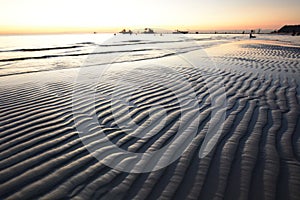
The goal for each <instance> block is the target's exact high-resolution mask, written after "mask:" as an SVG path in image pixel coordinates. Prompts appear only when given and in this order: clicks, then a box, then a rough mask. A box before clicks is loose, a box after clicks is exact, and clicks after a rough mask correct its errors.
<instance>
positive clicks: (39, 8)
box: [0, 0, 300, 33]
mask: <svg viewBox="0 0 300 200" xmlns="http://www.w3.org/2000/svg"><path fill="white" fill-rule="evenodd" d="M0 3H1V6H0V33H48V32H86V31H87V32H89V31H99V32H114V31H118V30H120V28H132V29H134V28H143V27H158V28H164V29H172V30H173V29H177V28H179V29H188V30H225V29H227V30H241V29H254V28H263V29H278V28H280V26H282V25H284V24H299V23H300V15H299V14H298V11H299V9H300V2H299V1H298V0H287V1H279V0H273V1H271V0H267V1H259V0H253V1H238V0H230V1H222V2H220V1H217V0H212V1H204V0H188V1H179V0H165V1H158V0H153V1H139V0H128V1H122V0H112V1H108V0H105V1H99V0H86V1H81V0H79V1H71V0H51V1H50V0H26V1H24V0H0Z"/></svg>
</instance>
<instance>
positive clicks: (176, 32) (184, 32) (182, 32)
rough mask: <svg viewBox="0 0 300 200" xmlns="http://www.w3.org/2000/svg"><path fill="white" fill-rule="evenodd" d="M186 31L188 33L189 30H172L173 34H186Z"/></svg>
mask: <svg viewBox="0 0 300 200" xmlns="http://www.w3.org/2000/svg"><path fill="white" fill-rule="evenodd" d="M187 33H189V32H188V31H180V30H178V29H177V30H176V31H174V32H173V34H187Z"/></svg>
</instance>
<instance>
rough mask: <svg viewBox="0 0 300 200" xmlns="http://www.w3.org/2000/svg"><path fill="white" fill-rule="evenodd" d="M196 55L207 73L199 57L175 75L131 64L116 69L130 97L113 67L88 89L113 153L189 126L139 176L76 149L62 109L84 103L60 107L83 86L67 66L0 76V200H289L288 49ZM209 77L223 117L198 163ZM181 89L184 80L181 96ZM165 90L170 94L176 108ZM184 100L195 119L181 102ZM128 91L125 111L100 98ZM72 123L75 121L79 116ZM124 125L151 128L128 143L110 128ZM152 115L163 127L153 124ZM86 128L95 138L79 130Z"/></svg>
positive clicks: (235, 47) (291, 79)
mask: <svg viewBox="0 0 300 200" xmlns="http://www.w3.org/2000/svg"><path fill="white" fill-rule="evenodd" d="M206 52H207V53H208V55H209V56H210V59H211V60H212V61H213V62H214V65H215V66H214V68H213V69H212V68H211V67H210V66H208V65H207V61H206V60H205V59H207V58H203V59H202V60H201V58H200V59H199V62H201V63H200V64H199V65H200V67H199V68H195V67H191V66H177V65H176V64H174V66H173V68H172V70H173V71H174V72H176V73H171V72H170V71H168V70H164V69H162V68H160V67H157V66H145V67H140V68H137V69H135V70H134V71H130V72H126V77H125V78H126V80H128V81H129V80H130V81H131V83H134V84H137V85H139V90H136V91H134V90H132V87H131V86H130V85H122V84H120V83H119V82H118V80H119V79H120V77H122V75H124V73H125V72H124V71H125V68H124V71H122V70H119V71H118V72H108V73H107V74H106V76H107V81H105V82H101V83H98V84H97V85H95V86H93V87H95V88H96V91H95V112H96V115H97V117H98V121H99V124H100V129H101V131H102V132H103V133H104V134H106V135H107V137H108V138H109V139H110V140H111V141H112V142H113V143H115V144H117V145H118V146H119V147H120V148H122V149H124V150H128V151H131V152H147V151H154V150H158V149H160V148H162V147H163V146H164V145H166V144H168V142H170V140H172V138H173V137H174V134H175V133H176V130H177V129H178V127H179V126H180V125H181V124H182V123H184V125H187V126H188V125H190V124H193V123H195V119H198V124H197V126H198V129H197V133H196V135H195V137H194V138H193V140H192V141H191V142H190V143H189V145H188V146H187V148H186V149H185V150H184V152H183V154H182V156H181V157H180V158H179V159H177V160H176V161H175V162H173V163H172V164H171V165H169V166H168V167H166V168H163V169H161V170H158V171H154V172H148V173H127V172H121V171H118V170H115V169H111V168H110V167H107V166H105V165H104V164H102V163H101V162H99V161H98V160H97V159H96V158H95V157H93V155H91V153H90V152H89V151H88V150H87V148H86V146H84V145H83V143H82V140H81V138H80V137H79V135H78V133H77V130H76V127H75V124H74V115H73V114H74V113H73V112H74V110H73V105H72V103H73V104H76V105H78V106H79V107H81V108H84V109H86V110H87V112H88V111H89V110H90V109H91V106H92V105H90V104H89V103H88V102H87V101H85V99H81V100H78V101H76V102H73V101H72V95H73V91H74V90H78V89H80V90H81V89H82V90H84V87H85V86H82V85H80V84H76V83H74V77H75V76H76V73H77V72H78V71H76V70H73V69H71V70H60V71H53V72H39V73H32V74H25V75H14V76H7V77H1V78H0V83H1V86H0V94H1V98H0V102H1V105H0V120H1V121H0V122H1V126H0V130H1V133H0V198H1V199H2V198H3V199H34V198H41V199H68V198H72V199H157V198H160V199H299V197H300V94H299V92H300V89H299V87H300V86H299V84H300V48H299V47H295V46H286V45H282V44H276V43H272V42H264V41H241V42H237V43H228V44H223V45H220V46H214V47H211V48H208V49H206ZM126 65H130V64H128V63H125V64H123V66H126ZM216 75H217V77H216ZM123 78H124V77H123ZM214 80H219V81H220V82H221V83H222V84H223V85H224V88H225V93H226V98H227V107H226V110H225V114H226V117H225V119H224V121H221V122H222V126H221V127H222V128H221V129H220V130H218V133H219V134H220V135H219V137H218V141H217V144H216V146H215V147H214V148H213V149H212V151H211V152H209V154H208V155H207V156H205V157H204V158H200V157H199V151H200V149H201V146H202V145H203V142H204V139H205V136H206V134H207V132H208V129H209V125H210V123H212V120H211V118H210V117H211V116H212V110H213V109H214V106H215V105H214V104H213V97H217V96H218V94H219V93H221V92H222V91H221V90H220V88H218V87H214V85H211V84H210V83H212V82H213V81H214ZM183 82H188V83H189V84H190V85H192V89H193V91H191V90H189V88H187V87H186V85H183V84H182V83H183ZM91 87H92V86H91ZM174 90H176V91H177V92H178V94H181V95H182V98H183V101H182V103H178V96H176V95H174V93H173V92H172V91H174ZM192 93H193V94H195V95H196V99H197V107H198V110H197V113H198V114H197V115H195V113H194V111H193V109H191V108H193V106H195V105H194V104H193V103H191V102H190V101H189V98H188V96H189V95H190V94H192ZM128 94H130V98H129V102H130V105H129V109H128V108H124V105H123V104H122V102H120V101H117V100H114V101H112V97H118V98H119V99H122V98H123V97H124V98H125V97H127V96H128ZM73 100H74V99H73ZM155 105H160V106H161V107H163V109H164V111H165V114H163V115H160V113H159V112H158V111H157V112H156V111H155V110H154V111H153V110H152V111H151V112H153V116H156V117H157V118H156V120H157V126H155V127H153V126H152V127H151V130H150V129H149V127H147V126H146V123H149V122H148V121H147V120H148V118H149V112H150V111H149V109H151V107H153V106H155ZM127 110H128V111H129V112H127ZM91 112H92V111H91ZM183 112H184V113H183ZM116 116H119V117H118V118H117V119H116ZM75 117H77V119H75V121H76V120H77V121H78V122H79V123H84V122H82V121H84V118H83V119H81V118H80V116H78V115H76V116H75ZM183 117H185V119H186V120H183V119H182V118H183ZM128 119H130V120H134V122H135V124H137V125H138V126H139V127H140V129H139V130H134V131H136V132H135V133H143V132H144V133H145V132H147V133H148V132H149V133H151V131H152V130H153V129H155V128H160V130H159V131H158V133H157V134H155V135H153V136H151V137H148V138H146V139H145V138H136V137H132V136H130V135H127V134H126V130H124V128H123V129H122V128H120V127H119V126H118V125H119V124H120V123H121V122H122V120H123V122H124V123H128V124H129V125H128V126H129V128H130V122H128ZM81 120H82V121H81ZM116 120H119V121H116ZM162 120H166V123H165V124H164V125H161V124H160V122H161V121H162ZM132 126H133V125H132ZM86 129H87V130H88V129H91V130H92V131H94V132H95V133H97V131H100V130H98V129H93V127H92V126H89V125H87V126H86ZM90 137H91V138H92V137H94V136H93V135H91V136H90ZM96 143H97V141H96ZM90 145H94V144H90ZM175 149H176V148H175ZM173 153H174V152H171V153H170V154H169V155H168V156H172V154H173ZM109 156H113V155H107V157H109ZM142 162H145V163H144V164H146V165H147V162H151V161H147V160H144V161H142Z"/></svg>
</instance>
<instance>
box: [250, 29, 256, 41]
mask: <svg viewBox="0 0 300 200" xmlns="http://www.w3.org/2000/svg"><path fill="white" fill-rule="evenodd" d="M253 33H254V30H251V32H250V39H251V38H256V37H255V36H254V35H252V34H253Z"/></svg>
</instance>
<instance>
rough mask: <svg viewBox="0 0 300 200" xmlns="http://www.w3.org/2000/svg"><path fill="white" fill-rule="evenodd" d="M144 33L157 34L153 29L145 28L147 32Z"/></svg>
mask: <svg viewBox="0 0 300 200" xmlns="http://www.w3.org/2000/svg"><path fill="white" fill-rule="evenodd" d="M143 33H146V34H149V33H150V34H151V33H152V34H154V33H155V32H154V31H153V29H151V28H145V31H144V32H143Z"/></svg>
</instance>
